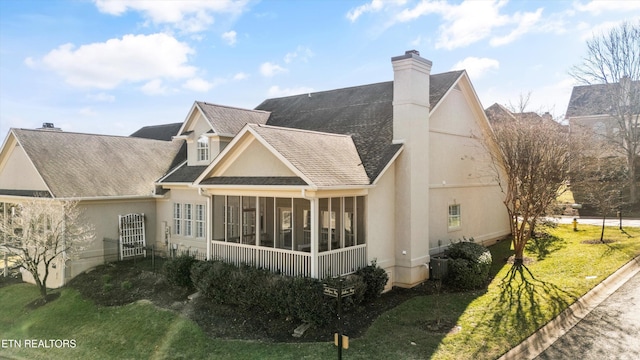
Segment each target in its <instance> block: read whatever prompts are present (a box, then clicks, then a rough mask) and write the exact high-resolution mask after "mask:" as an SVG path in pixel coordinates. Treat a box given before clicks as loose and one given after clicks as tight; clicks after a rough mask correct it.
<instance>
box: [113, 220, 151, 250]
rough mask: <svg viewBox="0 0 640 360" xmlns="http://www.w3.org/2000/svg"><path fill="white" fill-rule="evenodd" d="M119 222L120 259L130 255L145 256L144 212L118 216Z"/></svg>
mask: <svg viewBox="0 0 640 360" xmlns="http://www.w3.org/2000/svg"><path fill="white" fill-rule="evenodd" d="M118 218H119V221H118V223H119V224H120V237H119V240H120V259H121V260H123V259H126V258H128V257H132V256H139V255H143V256H146V255H147V252H146V250H145V246H146V240H145V231H144V214H128V215H119V216H118Z"/></svg>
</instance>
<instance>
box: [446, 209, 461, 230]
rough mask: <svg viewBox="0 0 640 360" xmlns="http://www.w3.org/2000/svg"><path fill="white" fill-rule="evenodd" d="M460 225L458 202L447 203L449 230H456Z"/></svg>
mask: <svg viewBox="0 0 640 360" xmlns="http://www.w3.org/2000/svg"><path fill="white" fill-rule="evenodd" d="M461 226H462V223H461V217H460V204H453V205H449V220H448V227H449V230H458V229H460V227H461Z"/></svg>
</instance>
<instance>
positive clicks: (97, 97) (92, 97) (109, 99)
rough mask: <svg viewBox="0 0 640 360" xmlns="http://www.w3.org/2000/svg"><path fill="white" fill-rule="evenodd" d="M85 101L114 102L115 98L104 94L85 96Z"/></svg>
mask: <svg viewBox="0 0 640 360" xmlns="http://www.w3.org/2000/svg"><path fill="white" fill-rule="evenodd" d="M87 99H89V100H93V101H99V102H114V101H116V97H115V96H113V95H110V94H107V93H105V92H101V93H97V94H89V95H87Z"/></svg>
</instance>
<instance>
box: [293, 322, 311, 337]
mask: <svg viewBox="0 0 640 360" xmlns="http://www.w3.org/2000/svg"><path fill="white" fill-rule="evenodd" d="M310 327H311V324H308V323H304V324H302V325H300V326H298V327H297V328H296V329H295V330H293V337H297V338H299V337H301V336H302V335H303V334H304V332H305V331H307V329H309V328H310Z"/></svg>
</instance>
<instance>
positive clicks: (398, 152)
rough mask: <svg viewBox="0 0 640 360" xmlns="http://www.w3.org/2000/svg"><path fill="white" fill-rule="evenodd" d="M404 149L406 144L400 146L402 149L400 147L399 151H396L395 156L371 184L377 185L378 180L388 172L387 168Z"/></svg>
mask: <svg viewBox="0 0 640 360" xmlns="http://www.w3.org/2000/svg"><path fill="white" fill-rule="evenodd" d="M403 151H404V144H403V145H402V146H401V147H400V149H398V151H396V153H395V154H394V155H393V157H392V158H391V159H390V160H389V161H388V162H387V164H386V165H385V166H384V168H383V169H382V171H380V173H379V174H378V176H377V177H376V178H375V179H374V180H373V182H371V185H377V183H378V180H380V179H381V178H382V176H383V175H384V174H385V173H386V172H387V170H388V169H389V168H390V167H391V164H393V163H394V162H395V161H396V159H397V158H398V156H400V154H401V153H402V152H403Z"/></svg>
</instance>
